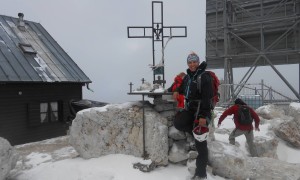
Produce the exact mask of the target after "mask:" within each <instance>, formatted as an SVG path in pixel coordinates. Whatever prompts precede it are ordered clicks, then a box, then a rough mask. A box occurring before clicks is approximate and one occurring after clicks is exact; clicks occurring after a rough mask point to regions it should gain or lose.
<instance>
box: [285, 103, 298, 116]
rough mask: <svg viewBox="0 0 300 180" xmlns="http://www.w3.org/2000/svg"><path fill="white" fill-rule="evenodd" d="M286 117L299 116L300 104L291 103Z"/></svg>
mask: <svg viewBox="0 0 300 180" xmlns="http://www.w3.org/2000/svg"><path fill="white" fill-rule="evenodd" d="M287 115H289V116H292V117H297V116H299V115H300V103H294V102H293V103H291V104H290V105H289V107H288V111H287Z"/></svg>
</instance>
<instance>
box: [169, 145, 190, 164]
mask: <svg viewBox="0 0 300 180" xmlns="http://www.w3.org/2000/svg"><path fill="white" fill-rule="evenodd" d="M187 147H188V144H187V142H186V141H185V140H181V141H176V142H174V143H173V146H172V148H171V149H170V152H169V161H170V162H172V163H178V162H181V161H184V160H187V159H188V158H189V155H188V150H187V149H188V148H187Z"/></svg>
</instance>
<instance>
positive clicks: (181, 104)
mask: <svg viewBox="0 0 300 180" xmlns="http://www.w3.org/2000/svg"><path fill="white" fill-rule="evenodd" d="M185 75H186V74H185V73H184V72H181V73H179V74H178V75H177V76H176V77H175V78H174V83H173V85H172V92H174V91H175V90H176V89H177V88H179V87H180V86H181V84H182V81H183V78H184V76H185ZM176 100H177V108H182V109H183V108H184V95H182V94H179V95H178V96H177V99H176Z"/></svg>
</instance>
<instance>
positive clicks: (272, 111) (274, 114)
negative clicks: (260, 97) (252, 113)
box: [256, 104, 285, 119]
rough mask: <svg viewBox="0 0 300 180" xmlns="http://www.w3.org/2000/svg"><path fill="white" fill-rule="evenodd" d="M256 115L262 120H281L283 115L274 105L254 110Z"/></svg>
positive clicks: (282, 111)
mask: <svg viewBox="0 0 300 180" xmlns="http://www.w3.org/2000/svg"><path fill="white" fill-rule="evenodd" d="M256 113H257V114H258V115H259V116H261V117H262V118H264V119H274V118H281V117H283V116H284V115H285V112H284V110H282V109H280V108H278V107H277V106H275V105H274V104H268V105H266V106H261V107H259V108H257V109H256Z"/></svg>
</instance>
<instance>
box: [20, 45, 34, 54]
mask: <svg viewBox="0 0 300 180" xmlns="http://www.w3.org/2000/svg"><path fill="white" fill-rule="evenodd" d="M19 47H20V48H21V49H22V51H23V52H24V53H28V54H36V51H35V50H34V49H33V47H32V46H31V45H30V44H21V43H20V44H19Z"/></svg>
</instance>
